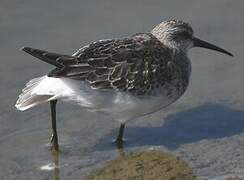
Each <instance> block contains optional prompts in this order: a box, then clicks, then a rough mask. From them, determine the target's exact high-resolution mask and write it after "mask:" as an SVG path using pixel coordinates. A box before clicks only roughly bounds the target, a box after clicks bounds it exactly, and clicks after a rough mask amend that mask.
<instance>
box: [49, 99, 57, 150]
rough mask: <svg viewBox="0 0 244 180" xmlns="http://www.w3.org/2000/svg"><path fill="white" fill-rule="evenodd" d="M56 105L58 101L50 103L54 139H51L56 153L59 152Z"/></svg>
mask: <svg viewBox="0 0 244 180" xmlns="http://www.w3.org/2000/svg"><path fill="white" fill-rule="evenodd" d="M56 104H57V100H52V101H50V108H51V118H52V137H51V145H52V148H54V149H55V150H56V151H58V133H57V126H56Z"/></svg>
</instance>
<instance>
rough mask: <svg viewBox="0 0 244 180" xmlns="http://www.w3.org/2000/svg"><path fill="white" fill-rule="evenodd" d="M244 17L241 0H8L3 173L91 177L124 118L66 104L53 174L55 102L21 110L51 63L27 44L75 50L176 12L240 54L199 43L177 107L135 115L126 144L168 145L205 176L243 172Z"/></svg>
mask: <svg viewBox="0 0 244 180" xmlns="http://www.w3.org/2000/svg"><path fill="white" fill-rule="evenodd" d="M242 17H244V2H243V1H241V0H235V1H231V0H215V1H211V0H205V1H200V0H186V1H176V0H171V1H163V0H151V1H147V0H134V1H128V0H124V1H112V0H91V1H84V0H81V1H78V0H70V1H64V0H59V1H57V0H53V1H48V0H42V1H25V0H11V1H7V0H1V1H0V40H1V41H0V63H1V66H0V83H1V86H0V98H1V99H0V100H1V101H0V124H1V125H0V147H1V148H0V157H1V158H0V177H2V178H1V179H30V177H32V178H31V179H52V178H57V177H59V178H60V179H67V177H69V178H71V179H78V178H84V177H85V175H86V174H87V173H89V171H90V170H91V169H93V168H94V167H96V166H99V165H101V164H102V163H103V162H104V161H106V160H109V159H112V158H114V157H115V156H116V154H117V150H116V148H115V147H114V146H113V145H112V144H111V142H112V140H113V138H114V137H115V135H116V133H117V130H118V129H117V128H118V126H119V124H118V123H116V122H115V121H113V120H111V119H108V118H107V117H106V116H104V115H102V114H94V113H89V112H86V111H84V110H82V109H81V108H80V107H78V106H74V105H71V104H67V103H66V104H65V103H62V102H60V103H59V104H58V108H57V112H58V117H57V118H58V131H59V135H60V146H61V147H60V149H61V153H60V155H59V172H58V173H57V172H55V173H56V175H55V174H53V173H54V171H52V163H53V159H52V158H53V157H52V154H51V153H50V152H49V147H48V138H49V136H50V133H51V132H50V129H49V128H50V125H51V123H50V115H49V105H48V104H44V105H41V106H38V107H35V108H33V109H31V110H28V111H26V112H18V111H17V110H16V109H15V108H14V104H15V101H16V100H17V97H18V95H19V94H20V92H21V89H22V88H23V87H24V85H25V83H26V82H28V81H29V80H30V79H32V78H35V77H38V76H42V75H44V74H46V73H48V72H49V71H50V70H51V69H52V68H53V67H51V66H50V65H47V64H45V63H43V62H41V61H39V60H38V59H35V58H34V57H32V56H30V55H28V54H26V53H24V52H21V51H20V50H19V49H20V48H21V47H22V46H31V47H34V48H39V49H43V50H49V51H53V52H59V53H63V54H73V53H74V52H75V51H76V50H77V49H79V48H80V47H82V46H84V45H86V44H88V43H90V42H93V41H95V40H99V39H106V38H120V37H126V36H129V35H132V34H134V33H137V32H148V31H151V29H152V28H153V27H154V26H155V25H157V24H158V23H160V22H161V21H163V20H168V19H170V18H176V19H180V20H183V21H186V22H189V23H190V24H191V25H192V27H193V29H194V31H195V35H196V36H197V37H199V38H201V39H203V40H206V41H209V42H211V43H213V44H216V45H218V46H220V47H223V48H225V49H227V50H229V51H230V52H232V53H233V54H234V58H231V57H228V56H225V55H222V54H219V53H217V52H214V51H209V50H206V49H200V48H195V49H192V50H191V51H190V53H189V56H190V58H191V60H192V77H191V83H190V86H189V88H188V90H187V92H186V93H185V95H184V96H183V97H182V98H181V99H180V100H178V101H177V102H176V103H175V104H174V105H172V106H169V107H168V108H166V109H164V110H162V111H160V112H157V113H155V114H153V115H150V116H146V117H143V118H140V119H137V120H135V121H131V122H130V123H129V124H128V128H127V129H126V130H125V136H126V138H127V139H128V143H127V144H125V150H126V151H127V150H134V149H139V150H140V149H146V148H150V147H157V148H161V149H163V150H165V151H169V152H171V153H173V154H175V155H179V156H180V157H182V158H183V159H184V160H186V162H188V163H189V164H190V166H191V167H192V168H193V170H194V172H195V173H196V174H197V176H198V177H201V176H204V177H209V178H213V177H219V176H221V177H222V176H225V175H230V174H235V175H239V176H241V175H244V172H243V170H242V169H243V168H244V156H243V155H244V154H243V152H244V151H243V150H244V142H243V137H244V118H243V117H244V116H243V115H244V111H243V107H244V84H243V77H244V71H243V67H244V61H243V57H244V36H243V29H244V23H243V20H242V19H241V18H242ZM57 174H58V175H57ZM27 177H28V178H27Z"/></svg>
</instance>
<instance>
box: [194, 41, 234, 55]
mask: <svg viewBox="0 0 244 180" xmlns="http://www.w3.org/2000/svg"><path fill="white" fill-rule="evenodd" d="M193 45H194V47H202V48H207V49H212V50H215V51H219V52H222V53H224V54H227V55H229V56H233V54H231V53H230V52H228V51H226V50H224V49H222V48H220V47H217V46H215V45H213V44H210V43H208V42H206V41H203V40H201V39H198V38H196V37H194V38H193Z"/></svg>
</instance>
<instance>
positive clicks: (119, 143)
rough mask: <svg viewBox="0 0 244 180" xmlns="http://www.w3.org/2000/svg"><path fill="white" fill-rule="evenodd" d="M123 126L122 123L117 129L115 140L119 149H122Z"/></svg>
mask: <svg viewBox="0 0 244 180" xmlns="http://www.w3.org/2000/svg"><path fill="white" fill-rule="evenodd" d="M124 129H125V124H124V123H122V124H121V125H120V128H119V134H118V136H117V139H116V144H117V147H118V148H119V149H122V148H123V142H124V141H123V134H124Z"/></svg>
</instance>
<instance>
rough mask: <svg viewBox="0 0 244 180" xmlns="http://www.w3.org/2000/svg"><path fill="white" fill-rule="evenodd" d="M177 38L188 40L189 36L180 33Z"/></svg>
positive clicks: (185, 33)
mask: <svg viewBox="0 0 244 180" xmlns="http://www.w3.org/2000/svg"><path fill="white" fill-rule="evenodd" d="M178 36H179V37H180V38H181V39H189V38H190V37H191V36H190V34H189V33H188V32H180V33H179V34H178Z"/></svg>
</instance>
